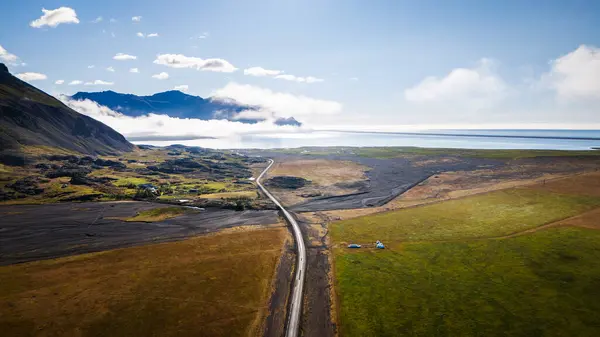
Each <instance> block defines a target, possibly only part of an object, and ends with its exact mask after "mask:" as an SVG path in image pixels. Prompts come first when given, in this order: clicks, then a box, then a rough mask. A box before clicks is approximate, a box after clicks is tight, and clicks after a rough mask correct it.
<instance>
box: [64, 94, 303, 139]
mask: <svg viewBox="0 0 600 337" xmlns="http://www.w3.org/2000/svg"><path fill="white" fill-rule="evenodd" d="M59 99H60V100H61V101H62V102H63V103H65V104H66V105H67V106H69V107H70V108H72V109H74V110H75V111H77V112H79V113H82V114H84V115H86V116H90V117H92V118H94V119H96V120H98V121H100V122H102V123H104V124H106V125H108V126H110V127H111V128H113V129H115V130H117V131H118V132H120V133H121V134H123V135H124V136H125V137H126V138H127V139H130V140H135V141H161V140H162V141H177V140H191V139H206V138H230V137H238V136H240V135H252V134H269V133H294V132H299V130H301V129H299V128H298V127H293V126H277V125H274V124H273V123H271V122H260V123H256V124H244V123H240V122H232V121H227V120H208V121H205V120H200V119H193V118H174V117H169V116H167V115H156V114H149V115H144V116H139V117H130V116H126V115H123V114H121V113H119V112H116V111H113V110H111V109H109V108H108V107H105V106H101V105H98V104H97V103H96V102H93V101H90V100H82V101H76V100H72V99H70V98H69V97H68V96H64V95H63V96H60V97H59Z"/></svg>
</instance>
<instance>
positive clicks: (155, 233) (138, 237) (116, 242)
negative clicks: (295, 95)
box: [0, 202, 278, 265]
mask: <svg viewBox="0 0 600 337" xmlns="http://www.w3.org/2000/svg"><path fill="white" fill-rule="evenodd" d="M157 206H163V205H159V204H153V203H147V202H90V203H69V204H49V205H18V206H0V265H8V264H13V263H20V262H26V261H33V260H40V259H49V258H55V257H59V256H67V255H72V254H80V253H87V252H95V251H102V250H108V249H114V248H121V247H129V246H134V245H140V244H145V243H153V242H154V243H155V242H164V241H173V240H178V239H183V238H186V237H189V236H192V235H197V234H203V233H208V232H212V231H215V230H218V229H222V228H227V227H234V226H241V225H256V224H275V223H277V222H278V215H277V211H241V212H236V211H232V210H222V209H212V210H211V209H207V210H206V211H203V212H199V213H195V214H185V215H182V216H179V217H177V218H173V219H168V220H164V221H160V222H152V223H145V222H124V221H121V220H118V219H115V218H126V217H131V216H134V215H135V214H136V212H138V211H142V210H146V209H150V208H155V207H157ZM111 218H112V219H111Z"/></svg>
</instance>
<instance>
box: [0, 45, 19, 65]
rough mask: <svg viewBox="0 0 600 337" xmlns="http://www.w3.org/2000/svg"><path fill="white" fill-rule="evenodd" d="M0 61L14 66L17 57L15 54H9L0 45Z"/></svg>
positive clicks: (17, 59)
mask: <svg viewBox="0 0 600 337" xmlns="http://www.w3.org/2000/svg"><path fill="white" fill-rule="evenodd" d="M0 60H2V61H4V62H6V63H9V64H16V63H17V62H18V61H19V57H18V56H17V55H15V54H11V53H9V52H8V51H7V50H6V49H4V48H3V47H2V45H0Z"/></svg>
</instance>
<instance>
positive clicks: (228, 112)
mask: <svg viewBox="0 0 600 337" xmlns="http://www.w3.org/2000/svg"><path fill="white" fill-rule="evenodd" d="M71 99H74V100H85V99H88V100H90V101H94V102H96V103H97V104H100V105H103V106H106V107H108V108H110V109H111V110H114V111H117V112H120V113H122V114H124V115H127V116H132V117H138V116H142V115H147V114H150V113H155V114H164V115H169V116H171V117H177V118H197V119H201V120H211V119H225V120H229V121H237V122H242V123H248V124H255V123H258V122H262V121H265V120H267V118H241V117H239V116H238V115H239V114H240V113H241V112H243V111H258V110H260V109H261V108H260V107H258V106H253V105H247V104H241V103H239V102H237V101H235V100H233V99H231V98H227V99H220V98H218V99H217V98H213V97H209V98H202V97H200V96H193V95H189V94H186V93H184V92H181V91H179V90H168V91H164V92H158V93H155V94H153V95H146V96H138V95H134V94H126V93H118V92H115V91H112V90H106V91H97V92H84V91H79V92H77V93H75V94H74V95H73V96H71ZM273 119H274V123H275V124H276V125H291V126H301V125H302V123H300V122H298V121H297V120H296V119H295V118H294V117H288V118H282V117H279V118H277V117H276V116H273Z"/></svg>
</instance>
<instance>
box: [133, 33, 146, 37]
mask: <svg viewBox="0 0 600 337" xmlns="http://www.w3.org/2000/svg"><path fill="white" fill-rule="evenodd" d="M135 35H136V36H137V37H141V38H144V37H145V36H144V33H142V32H138V33H137V34H135Z"/></svg>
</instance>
